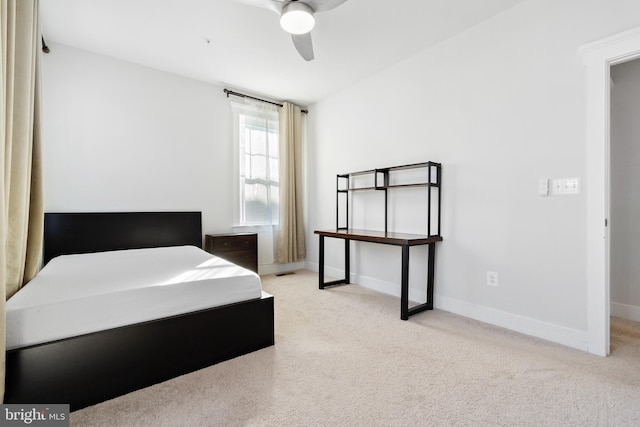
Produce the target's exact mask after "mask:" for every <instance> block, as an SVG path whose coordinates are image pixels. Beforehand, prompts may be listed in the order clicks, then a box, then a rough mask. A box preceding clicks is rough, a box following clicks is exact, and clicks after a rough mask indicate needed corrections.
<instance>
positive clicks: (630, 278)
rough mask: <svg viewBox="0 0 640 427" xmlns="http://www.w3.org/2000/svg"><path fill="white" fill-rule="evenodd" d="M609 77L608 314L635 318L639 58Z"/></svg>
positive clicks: (638, 290)
mask: <svg viewBox="0 0 640 427" xmlns="http://www.w3.org/2000/svg"><path fill="white" fill-rule="evenodd" d="M611 78H612V80H613V83H614V85H613V88H612V90H611V314H612V315H613V316H618V317H623V318H627V319H630V320H635V321H640V263H638V257H639V256H640V192H638V183H640V168H639V167H638V165H639V164H640V121H639V120H638V118H639V117H640V60H635V61H631V62H626V63H623V64H619V65H615V66H613V67H611Z"/></svg>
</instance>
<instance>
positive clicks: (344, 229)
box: [315, 162, 442, 320]
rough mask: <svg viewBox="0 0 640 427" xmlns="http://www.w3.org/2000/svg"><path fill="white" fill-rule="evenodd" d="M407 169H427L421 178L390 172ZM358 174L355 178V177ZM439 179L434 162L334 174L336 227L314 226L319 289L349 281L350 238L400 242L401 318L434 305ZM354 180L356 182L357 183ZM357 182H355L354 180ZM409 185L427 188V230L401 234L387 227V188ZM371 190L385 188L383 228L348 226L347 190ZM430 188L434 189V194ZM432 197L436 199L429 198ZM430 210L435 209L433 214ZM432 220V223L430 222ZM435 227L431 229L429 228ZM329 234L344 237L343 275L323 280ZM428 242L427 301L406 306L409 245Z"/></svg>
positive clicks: (438, 167) (437, 165)
mask: <svg viewBox="0 0 640 427" xmlns="http://www.w3.org/2000/svg"><path fill="white" fill-rule="evenodd" d="M409 169H423V170H425V171H426V176H425V177H423V179H420V180H418V181H417V182H416V181H413V182H402V180H398V179H397V178H396V179H394V180H392V179H391V174H392V173H395V172H398V171H403V170H409ZM362 177H365V178H367V177H370V178H371V179H372V180H373V183H372V184H371V185H369V184H365V185H362ZM356 178H357V179H356ZM441 179H442V174H441V165H440V164H439V163H435V162H424V163H415V164H411V165H402V166H394V167H390V168H379V169H372V170H368V171H361V172H353V173H349V174H341V175H338V176H337V185H336V187H337V188H336V194H337V196H336V205H337V207H336V229H335V230H315V234H317V235H318V237H319V244H320V248H319V249H320V254H319V272H318V282H319V283H318V285H319V288H320V289H324V288H326V287H328V286H334V285H340V284H348V283H349V280H350V277H349V276H350V242H351V241H352V240H353V241H359V242H369V243H378V244H383V245H393V246H400V247H401V248H402V267H401V283H400V318H401V319H402V320H408V319H409V316H411V315H413V314H416V313H419V312H422V311H425V310H431V309H433V289H434V270H435V254H436V243H437V242H441V241H442V236H440V204H441V193H440V188H441V186H440V183H441ZM356 182H357V183H356ZM354 183H356V184H354ZM400 187H403V188H408V187H426V188H427V218H426V221H427V226H426V228H427V233H426V234H424V235H422V234H404V233H394V232H390V231H388V230H387V228H388V227H387V222H388V220H387V218H388V215H387V212H388V197H387V191H388V190H389V189H392V188H400ZM363 190H374V191H382V192H384V209H385V216H384V218H385V220H384V230H385V231H373V230H356V229H351V228H349V227H348V222H349V218H348V210H349V194H350V193H351V192H353V191H363ZM432 191H434V192H435V197H433V196H434V194H433V193H432ZM344 195H346V199H345V200H343V205H344V209H345V211H346V217H345V221H344V223H345V226H341V225H340V197H341V196H343V197H344ZM432 198H435V200H432ZM432 211H433V212H434V213H433V215H432ZM432 222H433V226H432ZM432 229H434V231H435V232H434V233H433V234H432V233H431V230H432ZM325 237H331V238H336V239H343V240H344V242H345V245H344V265H345V275H344V279H340V280H335V281H332V282H325V281H324V243H325V242H324V238H325ZM420 245H428V251H429V254H428V260H427V301H426V302H424V303H422V304H418V305H416V306H413V307H411V308H409V248H410V247H411V246H420Z"/></svg>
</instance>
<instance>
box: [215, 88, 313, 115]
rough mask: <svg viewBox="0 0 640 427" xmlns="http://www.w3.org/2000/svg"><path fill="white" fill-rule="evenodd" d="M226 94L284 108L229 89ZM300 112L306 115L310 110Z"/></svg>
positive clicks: (225, 91) (275, 103)
mask: <svg viewBox="0 0 640 427" xmlns="http://www.w3.org/2000/svg"><path fill="white" fill-rule="evenodd" d="M224 93H226V94H227V98H228V97H229V95H235V96H239V97H242V98H249V99H254V100H256V101H261V102H266V103H267V104H272V105H277V106H278V107H282V104H278V103H277V102H272V101H267V100H266V99H260V98H255V97H253V96H249V95H245V94H244V93H238V92H234V91H232V90H229V89H225V90H224ZM300 111H301V112H303V113H304V114H307V113H309V110H300Z"/></svg>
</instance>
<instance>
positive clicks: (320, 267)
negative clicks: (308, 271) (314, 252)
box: [318, 236, 324, 289]
mask: <svg viewBox="0 0 640 427" xmlns="http://www.w3.org/2000/svg"><path fill="white" fill-rule="evenodd" d="M319 237H320V254H319V259H318V264H319V265H318V288H320V289H324V236H319Z"/></svg>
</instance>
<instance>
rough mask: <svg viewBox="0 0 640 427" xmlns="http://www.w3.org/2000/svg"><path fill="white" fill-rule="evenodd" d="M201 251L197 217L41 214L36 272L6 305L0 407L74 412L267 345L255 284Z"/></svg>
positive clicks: (266, 307) (267, 305)
mask: <svg viewBox="0 0 640 427" xmlns="http://www.w3.org/2000/svg"><path fill="white" fill-rule="evenodd" d="M201 245H202V229H201V215H200V213H199V212H129V213H47V214H45V240H44V251H43V259H44V263H45V266H44V268H43V269H42V271H41V272H40V273H39V274H38V275H37V276H36V277H35V278H34V279H33V280H32V281H31V282H30V283H29V284H28V285H27V286H25V287H24V288H23V289H21V290H20V291H19V292H18V293H17V294H16V295H14V296H13V297H12V298H11V299H10V300H9V301H8V302H7V364H6V384H5V403H68V404H70V406H71V410H77V409H80V408H83V407H86V406H89V405H93V404H95V403H98V402H102V401H104V400H108V399H111V398H113V397H117V396H119V395H122V394H125V393H128V392H131V391H134V390H137V389H140V388H143V387H147V386H149V385H152V384H156V383H159V382H162V381H165V380H167V379H170V378H173V377H176V376H179V375H182V374H186V373H189V372H192V371H195V370H198V369H201V368H204V367H206V366H210V365H212V364H215V363H219V362H222V361H224V360H228V359H231V358H233V357H237V356H240V355H243V354H246V353H249V352H252V351H255V350H259V349H261V348H265V347H268V346H270V345H273V344H274V333H273V327H274V322H273V297H272V296H270V295H268V294H266V293H264V292H263V291H262V289H261V287H260V283H259V277H258V276H257V275H256V274H255V273H253V272H251V271H249V270H246V269H244V268H242V267H239V266H236V265H234V264H231V263H229V262H227V261H224V260H222V259H220V258H217V257H215V256H213V255H210V254H208V253H206V252H204V251H202V250H201V249H200V247H201ZM78 265H80V267H78ZM142 272H144V273H142ZM112 273H115V277H117V279H116V280H115V281H114V280H111V279H109V280H107V278H108V277H110V276H111V275H112ZM256 282H257V288H256V286H255V284H256ZM65 295H67V296H65ZM68 295H70V296H68ZM214 305H215V306H214ZM81 319H82V320H81Z"/></svg>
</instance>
